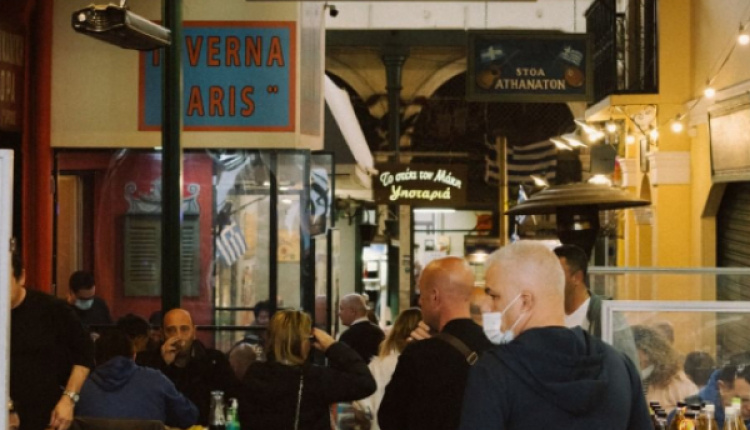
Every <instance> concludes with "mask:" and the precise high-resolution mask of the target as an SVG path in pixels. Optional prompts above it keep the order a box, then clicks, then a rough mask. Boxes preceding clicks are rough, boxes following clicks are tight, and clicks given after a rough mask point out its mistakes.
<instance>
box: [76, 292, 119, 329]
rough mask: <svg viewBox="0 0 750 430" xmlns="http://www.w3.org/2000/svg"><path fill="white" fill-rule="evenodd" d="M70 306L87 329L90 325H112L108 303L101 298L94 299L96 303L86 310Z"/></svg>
mask: <svg viewBox="0 0 750 430" xmlns="http://www.w3.org/2000/svg"><path fill="white" fill-rule="evenodd" d="M70 306H71V307H72V308H73V310H75V312H76V315H78V318H79V319H80V320H81V322H82V323H83V325H84V326H86V327H88V326H90V325H108V324H112V316H111V315H110V313H109V307H108V306H107V302H105V301H104V300H102V299H100V298H99V297H94V303H92V304H91V307H90V308H89V309H86V310H82V309H78V308H77V307H76V306H75V305H70Z"/></svg>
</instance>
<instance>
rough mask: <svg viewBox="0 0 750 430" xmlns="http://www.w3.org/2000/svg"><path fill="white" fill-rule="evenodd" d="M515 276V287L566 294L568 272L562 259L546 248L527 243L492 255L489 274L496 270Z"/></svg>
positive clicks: (528, 241) (518, 243)
mask: <svg viewBox="0 0 750 430" xmlns="http://www.w3.org/2000/svg"><path fill="white" fill-rule="evenodd" d="M495 266H497V269H499V270H501V271H502V272H506V271H507V273H512V274H513V281H514V283H515V284H516V285H515V287H516V288H518V289H519V290H520V289H521V288H533V289H535V290H537V291H539V292H542V293H545V294H549V295H559V296H564V295H565V272H563V269H562V266H561V265H560V260H559V259H558V258H557V256H556V255H555V253H554V252H552V251H551V250H550V249H549V248H548V247H547V246H546V245H543V244H541V243H539V242H535V241H532V240H525V241H519V242H515V243H513V244H510V245H506V246H504V247H502V248H500V249H498V250H497V251H495V252H493V253H492V254H490V256H489V257H488V258H487V261H486V262H485V267H486V268H487V271H489V270H490V268H495Z"/></svg>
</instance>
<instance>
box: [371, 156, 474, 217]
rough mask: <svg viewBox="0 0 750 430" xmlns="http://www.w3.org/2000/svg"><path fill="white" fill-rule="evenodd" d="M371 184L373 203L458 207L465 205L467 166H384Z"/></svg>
mask: <svg viewBox="0 0 750 430" xmlns="http://www.w3.org/2000/svg"><path fill="white" fill-rule="evenodd" d="M377 169H378V172H379V173H378V174H377V175H376V176H375V180H374V181H373V186H374V189H373V191H374V194H375V202H376V203H378V204H398V205H410V206H423V207H440V206H449V207H460V206H463V205H464V204H465V202H466V188H465V187H466V176H467V175H466V166H464V165H455V164H450V165H445V166H443V165H428V164H409V165H402V164H383V165H379V166H377Z"/></svg>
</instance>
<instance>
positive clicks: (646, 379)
mask: <svg viewBox="0 0 750 430" xmlns="http://www.w3.org/2000/svg"><path fill="white" fill-rule="evenodd" d="M632 330H633V339H634V340H635V347H636V349H637V350H638V357H639V360H640V363H639V364H640V369H641V380H642V381H643V389H644V391H645V392H646V400H647V401H649V402H659V404H660V405H661V406H662V407H663V408H664V409H666V410H667V411H669V410H672V409H674V407H675V406H676V405H677V402H681V401H683V400H684V399H685V398H686V397H688V396H692V395H693V394H695V393H697V392H698V387H697V386H696V385H695V384H694V383H693V381H691V380H690V378H688V377H687V375H686V374H685V372H684V371H683V370H682V366H681V365H680V356H679V354H678V353H677V351H675V349H674V348H672V345H671V343H670V342H669V340H667V338H666V337H664V335H663V334H661V333H660V332H659V331H658V329H655V328H653V327H648V326H644V325H636V326H633V327H632Z"/></svg>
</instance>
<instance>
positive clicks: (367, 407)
mask: <svg viewBox="0 0 750 430" xmlns="http://www.w3.org/2000/svg"><path fill="white" fill-rule="evenodd" d="M421 320H422V311H421V310H419V308H410V309H407V310H405V311H403V312H401V314H399V316H398V317H396V322H395V323H394V324H393V327H391V330H390V331H389V332H388V335H387V336H386V337H385V339H384V340H383V342H382V343H381V344H380V351H379V353H378V356H377V357H374V358H373V359H372V361H370V364H369V366H368V367H369V368H370V372H372V376H373V377H374V378H375V382H376V383H377V384H378V388H377V390H375V393H373V395H371V396H370V397H368V398H366V399H362V400H360V401H358V402H356V403H355V408H357V409H359V410H361V411H363V412H364V413H365V414H368V412H369V415H371V417H372V421H371V427H370V429H371V430H379V429H380V426H378V408H379V407H380V401H381V400H382V399H383V395H384V394H385V387H386V385H388V382H390V381H391V376H393V371H394V370H396V363H397V362H398V356H399V355H401V352H402V351H403V350H404V348H406V344H407V339H408V338H409V335H410V334H411V332H412V331H413V330H414V329H415V328H417V324H419V322H420V321H421Z"/></svg>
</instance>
